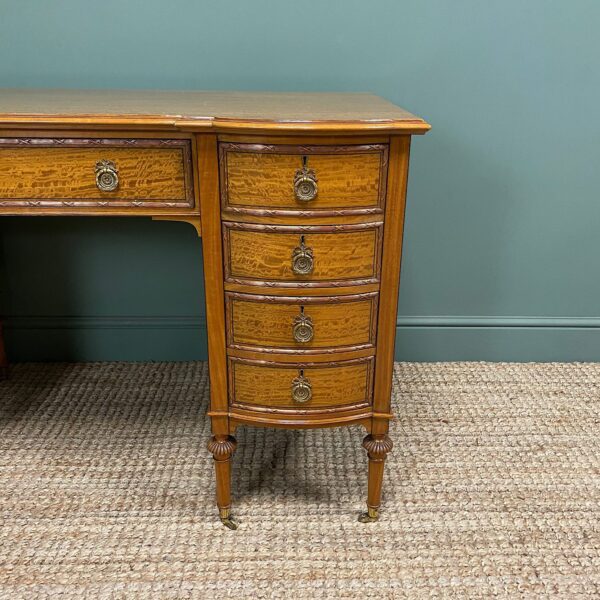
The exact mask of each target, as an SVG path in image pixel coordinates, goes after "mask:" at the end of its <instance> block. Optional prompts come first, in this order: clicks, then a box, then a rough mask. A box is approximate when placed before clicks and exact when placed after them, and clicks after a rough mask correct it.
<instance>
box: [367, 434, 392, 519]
mask: <svg viewBox="0 0 600 600" xmlns="http://www.w3.org/2000/svg"><path fill="white" fill-rule="evenodd" d="M392 446H393V443H392V440H391V439H390V438H389V437H388V435H387V434H376V435H372V434H370V435H368V436H367V437H366V438H365V439H364V440H363V448H364V449H365V450H366V451H367V454H368V456H369V491H368V496H367V512H365V513H363V514H361V515H360V517H359V521H360V522H361V523H371V522H373V521H377V519H378V518H379V506H380V505H381V488H382V484H383V467H384V465H385V458H386V456H387V455H388V453H389V452H390V451H391V450H392Z"/></svg>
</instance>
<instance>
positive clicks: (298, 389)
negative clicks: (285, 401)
mask: <svg viewBox="0 0 600 600" xmlns="http://www.w3.org/2000/svg"><path fill="white" fill-rule="evenodd" d="M311 398H312V385H311V383H310V381H309V380H308V379H307V378H306V377H304V372H303V371H300V373H299V374H298V377H296V378H295V379H294V380H293V381H292V400H293V401H294V402H297V403H298V404H304V403H305V402H308V401H309V400H310V399H311Z"/></svg>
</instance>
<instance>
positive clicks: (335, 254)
mask: <svg viewBox="0 0 600 600" xmlns="http://www.w3.org/2000/svg"><path fill="white" fill-rule="evenodd" d="M224 240H225V278H226V281H227V282H231V283H241V284H244V283H249V284H254V285H263V286H274V287H276V286H283V287H285V286H288V287H294V286H298V287H303V286H304V287H319V286H327V285H333V286H336V285H360V284H363V283H375V282H377V281H378V279H379V264H380V250H381V223H371V224H368V225H337V226H322V227H281V226H271V225H249V224H241V223H224Z"/></svg>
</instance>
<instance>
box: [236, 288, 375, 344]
mask: <svg viewBox="0 0 600 600" xmlns="http://www.w3.org/2000/svg"><path fill="white" fill-rule="evenodd" d="M226 311H227V340H228V344H229V346H230V347H234V348H240V349H248V350H259V351H260V350H263V351H267V352H268V351H272V350H275V351H278V352H288V353H318V352H323V351H326V352H335V351H343V350H359V349H364V348H369V347H370V348H374V346H375V327H376V319H377V293H376V292H373V293H370V294H356V295H353V296H338V297H332V296H324V297H317V298H315V297H298V298H289V297H277V296H253V295H250V294H232V293H227V294H226Z"/></svg>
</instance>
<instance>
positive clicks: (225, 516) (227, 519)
mask: <svg viewBox="0 0 600 600" xmlns="http://www.w3.org/2000/svg"><path fill="white" fill-rule="evenodd" d="M219 518H220V519H221V523H223V525H225V527H228V528H229V529H233V530H235V529H237V528H238V524H237V523H236V522H235V521H234V520H233V519H232V518H231V512H230V510H229V509H228V508H221V509H219Z"/></svg>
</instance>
